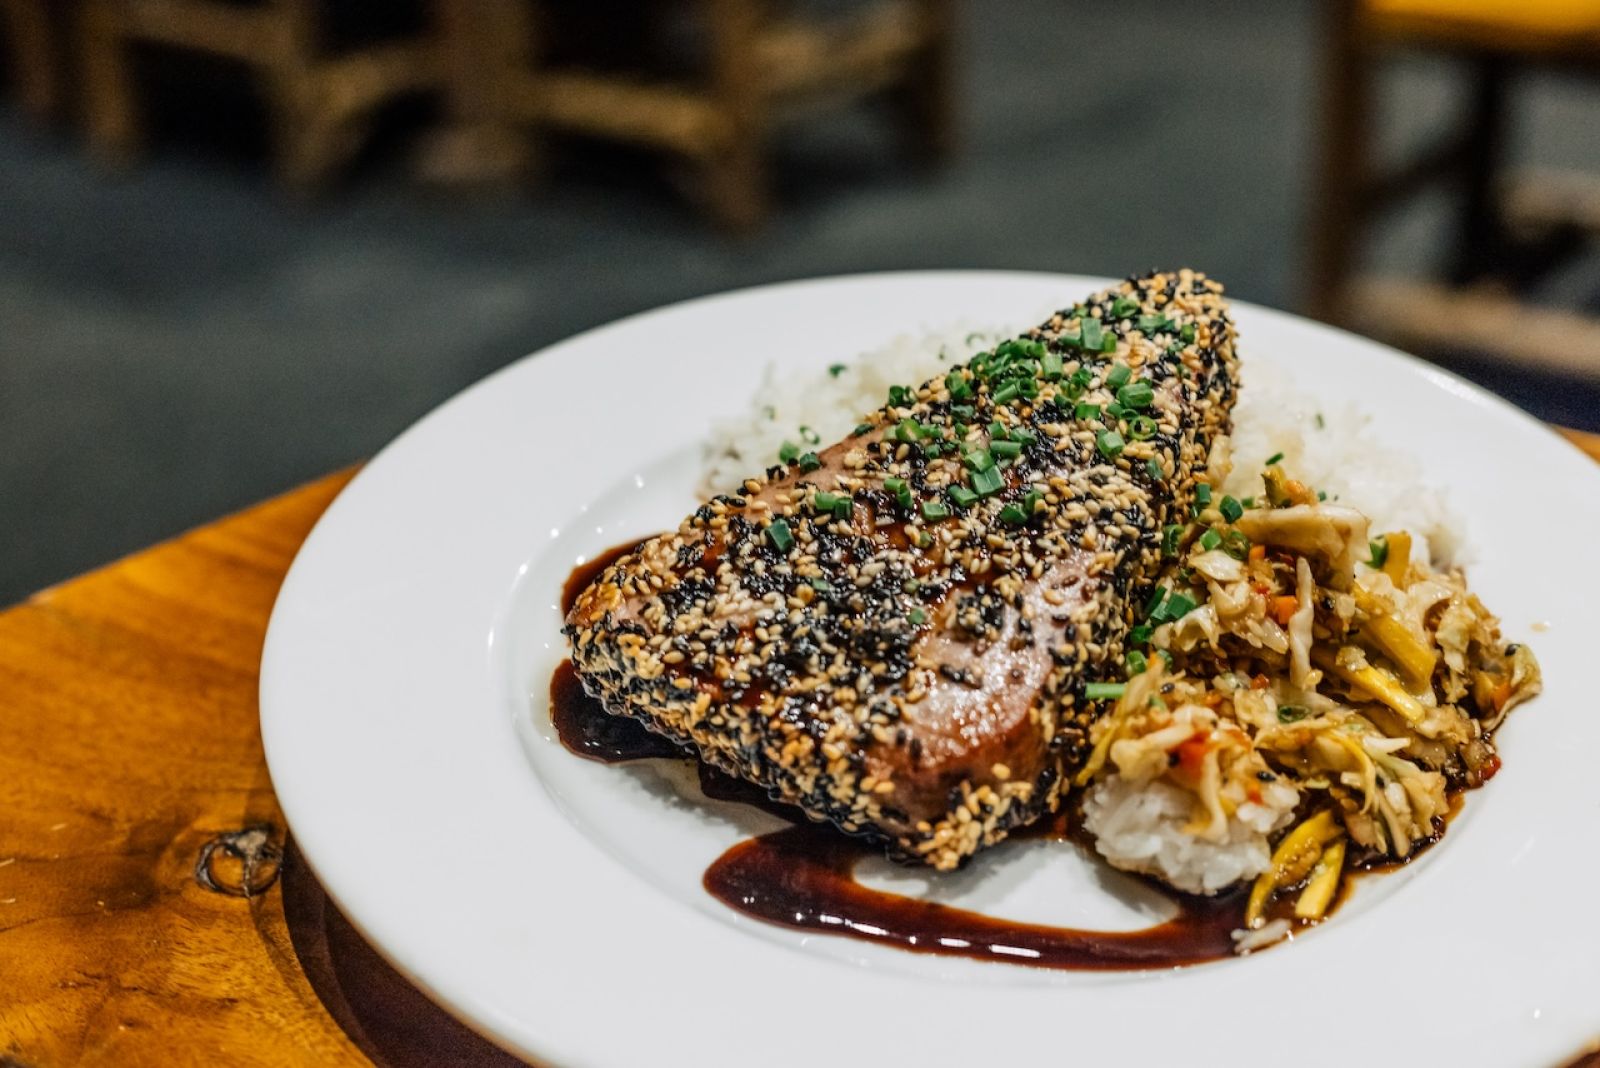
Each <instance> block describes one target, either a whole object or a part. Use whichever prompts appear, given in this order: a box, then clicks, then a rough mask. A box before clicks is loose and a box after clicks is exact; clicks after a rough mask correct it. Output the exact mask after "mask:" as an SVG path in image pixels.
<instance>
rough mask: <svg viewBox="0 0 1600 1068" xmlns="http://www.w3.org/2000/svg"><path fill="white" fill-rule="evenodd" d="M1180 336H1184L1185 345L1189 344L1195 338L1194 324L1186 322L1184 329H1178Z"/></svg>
mask: <svg viewBox="0 0 1600 1068" xmlns="http://www.w3.org/2000/svg"><path fill="white" fill-rule="evenodd" d="M1178 336H1179V337H1181V338H1183V343H1184V344H1185V345H1187V344H1189V342H1191V341H1193V340H1194V324H1193V323H1184V324H1183V329H1181V330H1179V331H1178Z"/></svg>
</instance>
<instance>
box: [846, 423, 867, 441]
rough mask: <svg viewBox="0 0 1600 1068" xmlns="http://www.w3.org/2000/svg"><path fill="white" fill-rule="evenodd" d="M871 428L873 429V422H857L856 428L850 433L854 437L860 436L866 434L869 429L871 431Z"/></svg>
mask: <svg viewBox="0 0 1600 1068" xmlns="http://www.w3.org/2000/svg"><path fill="white" fill-rule="evenodd" d="M871 429H872V424H871V423H857V424H856V428H855V429H854V430H852V431H850V434H851V436H852V437H858V438H859V437H860V436H861V435H862V434H865V433H866V432H867V431H869V430H871Z"/></svg>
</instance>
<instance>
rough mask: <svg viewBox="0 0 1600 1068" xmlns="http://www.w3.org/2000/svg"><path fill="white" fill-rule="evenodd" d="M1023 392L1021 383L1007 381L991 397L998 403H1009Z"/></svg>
mask: <svg viewBox="0 0 1600 1068" xmlns="http://www.w3.org/2000/svg"><path fill="white" fill-rule="evenodd" d="M1021 393H1022V386H1021V385H1019V384H1018V383H1016V382H1007V383H1006V384H1005V385H1003V386H1001V387H1000V388H999V389H997V390H995V391H994V396H993V397H991V398H990V399H991V400H993V401H994V402H995V403H996V404H1009V403H1011V402H1012V401H1014V400H1016V399H1017V397H1018V396H1019V395H1020V394H1021Z"/></svg>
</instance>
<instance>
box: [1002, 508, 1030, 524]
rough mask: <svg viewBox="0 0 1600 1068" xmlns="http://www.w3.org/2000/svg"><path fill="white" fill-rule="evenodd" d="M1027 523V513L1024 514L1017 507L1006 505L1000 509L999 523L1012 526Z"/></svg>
mask: <svg viewBox="0 0 1600 1068" xmlns="http://www.w3.org/2000/svg"><path fill="white" fill-rule="evenodd" d="M1027 521H1028V513H1027V512H1024V511H1023V510H1022V508H1021V507H1020V506H1018V505H1015V504H1008V505H1006V506H1005V507H1004V508H1002V509H1000V522H1002V523H1010V524H1012V525H1013V526H1021V525H1022V524H1023V523H1026V522H1027Z"/></svg>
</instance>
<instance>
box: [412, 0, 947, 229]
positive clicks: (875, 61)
mask: <svg viewBox="0 0 1600 1068" xmlns="http://www.w3.org/2000/svg"><path fill="white" fill-rule="evenodd" d="M952 4H953V0H890V2H881V0H880V2H878V3H872V4H862V5H857V7H858V8H859V10H855V11H852V12H850V13H847V14H844V15H836V16H834V17H833V18H831V19H821V18H806V17H802V16H801V15H797V14H794V13H792V12H789V13H785V12H782V11H780V5H779V4H777V3H773V2H771V0H695V2H694V3H693V4H692V5H691V10H692V13H693V14H695V15H696V16H697V17H698V20H699V22H700V23H701V24H702V25H703V27H704V28H705V29H706V31H707V32H708V34H709V38H708V42H709V50H708V51H709V57H708V63H707V68H708V69H706V70H705V71H704V72H702V73H701V74H700V75H699V76H697V77H691V78H677V79H673V78H665V77H656V76H652V75H649V74H646V73H644V72H633V71H626V70H624V71H618V70H604V71H603V70H599V69H594V68H591V67H588V66H585V65H581V64H579V63H575V62H570V61H552V60H550V59H549V57H548V56H546V55H545V54H544V50H543V47H542V46H543V44H544V43H545V42H544V40H543V31H544V25H543V23H544V18H543V16H542V14H541V5H540V4H539V3H538V2H537V0H536V2H533V3H530V2H529V0H479V2H478V3H476V4H474V5H472V6H471V7H470V9H462V10H459V11H456V12H454V13H453V14H452V15H451V16H450V20H451V21H452V23H453V24H454V28H453V30H452V31H451V32H448V33H447V37H448V38H450V39H451V40H452V41H454V42H455V44H454V45H453V46H452V47H451V48H450V52H451V55H452V58H451V59H450V60H449V62H450V63H451V64H452V67H453V69H454V71H455V74H454V76H453V77H452V78H451V84H452V110H453V111H454V112H455V120H456V122H457V124H458V127H459V128H461V129H463V130H471V131H474V132H473V134H472V135H471V137H470V139H469V140H471V141H472V142H473V143H475V145H476V146H477V148H478V149H480V150H484V151H486V152H487V153H488V154H489V155H490V156H491V157H492V161H491V162H487V163H486V170H488V171H491V172H492V171H495V170H497V169H498V168H499V166H500V165H501V164H503V163H504V161H505V159H506V158H507V155H508V150H507V143H508V140H507V139H508V134H511V133H515V135H516V136H518V137H520V138H521V143H522V145H523V152H522V157H523V158H524V160H526V159H528V158H536V157H537V149H536V143H537V136H538V134H539V132H541V131H553V130H565V131H571V132H577V133H581V134H584V135H589V136H594V137H600V138H607V139H612V140H616V141H624V142H632V143H636V144H643V145H647V146H653V147H656V148H660V149H664V150H666V151H668V152H670V153H675V154H677V155H678V156H680V157H682V158H685V159H687V160H689V161H691V162H692V163H693V164H694V165H695V166H696V168H697V171H698V173H699V175H700V177H701V180H702V184H701V186H700V188H701V189H702V190H703V192H704V199H705V202H706V206H707V208H708V210H709V212H710V214H711V215H712V216H713V217H714V218H715V219H716V220H717V221H718V222H719V223H721V224H722V225H724V226H725V227H727V228H729V229H731V230H736V231H739V230H749V229H752V228H754V227H756V226H758V225H759V224H760V223H761V221H762V220H763V219H764V217H765V215H766V212H767V207H768V194H767V184H768V182H767V173H766V171H767V147H768V141H769V135H770V134H771V132H772V130H773V129H774V128H775V127H776V125H777V124H778V123H780V122H782V121H784V120H786V119H789V118H792V117H794V116H797V115H803V114H807V113H810V112H813V111H816V110H819V109H822V108H825V107H827V106H830V105H834V104H838V103H840V102H843V101H846V100H850V99H854V98H858V97H861V96H863V95H865V94H868V93H875V92H886V93H888V94H889V95H890V97H891V98H892V99H893V101H894V102H895V105H896V108H897V111H898V113H899V116H900V119H901V125H902V126H903V128H904V131H905V133H906V135H907V137H908V139H909V142H910V145H911V147H912V149H913V150H914V151H915V152H916V153H917V154H918V155H919V156H920V157H922V158H924V159H928V160H938V159H942V158H944V157H945V156H947V155H948V154H949V152H950V151H951V148H952V139H953V121H952V104H953V101H952V86H951V65H952V59H953V57H952V55H951V51H952V40H951V30H952V27H951V7H952ZM834 6H836V7H837V6H838V5H834ZM467 169H470V167H460V166H456V167H452V166H451V165H450V164H449V163H443V164H440V165H439V166H438V167H436V170H438V171H440V172H449V171H451V170H455V171H458V172H459V171H462V170H467Z"/></svg>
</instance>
